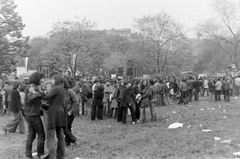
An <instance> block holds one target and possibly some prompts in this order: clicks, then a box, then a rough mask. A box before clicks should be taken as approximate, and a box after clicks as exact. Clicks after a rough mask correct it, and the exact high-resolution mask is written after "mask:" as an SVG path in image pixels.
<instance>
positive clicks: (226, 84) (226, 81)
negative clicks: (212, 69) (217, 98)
mask: <svg viewBox="0 0 240 159" xmlns="http://www.w3.org/2000/svg"><path fill="white" fill-rule="evenodd" d="M222 87H223V90H229V89H230V83H229V81H228V80H224V81H223V86H222Z"/></svg>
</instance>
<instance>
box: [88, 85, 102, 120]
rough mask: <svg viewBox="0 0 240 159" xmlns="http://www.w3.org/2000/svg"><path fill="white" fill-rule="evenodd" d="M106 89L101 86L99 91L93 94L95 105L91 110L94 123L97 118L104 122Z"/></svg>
mask: <svg viewBox="0 0 240 159" xmlns="http://www.w3.org/2000/svg"><path fill="white" fill-rule="evenodd" d="M103 91H104V87H103V85H99V86H98V87H97V90H94V92H93V94H94V96H93V104H92V108H91V109H92V110H91V120H92V121H94V120H95V119H96V116H97V118H98V120H103V97H104V93H103Z"/></svg>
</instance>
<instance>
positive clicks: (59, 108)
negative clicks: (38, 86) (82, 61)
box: [42, 74, 67, 159]
mask: <svg viewBox="0 0 240 159" xmlns="http://www.w3.org/2000/svg"><path fill="white" fill-rule="evenodd" d="M52 84H53V88H52V89H51V91H50V92H49V93H48V94H47V95H44V96H42V99H43V100H49V108H48V134H47V136H48V147H49V159H55V158H58V159H62V158H64V157H65V141H64V133H63V131H64V129H65V127H66V123H67V108H66V104H65V90H64V88H63V86H62V77H61V76H60V75H58V74H55V75H53V76H52ZM55 136H57V139H58V142H57V151H56V148H55Z"/></svg>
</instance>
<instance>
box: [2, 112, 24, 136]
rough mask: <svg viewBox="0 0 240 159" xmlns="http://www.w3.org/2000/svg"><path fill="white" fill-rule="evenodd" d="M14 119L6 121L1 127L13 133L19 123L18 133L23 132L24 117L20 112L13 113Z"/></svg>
mask: <svg viewBox="0 0 240 159" xmlns="http://www.w3.org/2000/svg"><path fill="white" fill-rule="evenodd" d="M13 117H14V119H13V120H12V121H11V122H10V123H8V124H7V125H6V126H5V127H4V128H3V129H4V130H7V131H8V132H10V133H15V132H16V130H17V127H18V125H19V133H25V126H24V119H23V115H22V112H21V111H19V112H18V113H14V114H13Z"/></svg>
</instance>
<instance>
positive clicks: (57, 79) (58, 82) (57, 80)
mask: <svg viewBox="0 0 240 159" xmlns="http://www.w3.org/2000/svg"><path fill="white" fill-rule="evenodd" d="M52 78H53V79H54V81H55V82H54V84H53V85H54V86H58V85H61V84H62V77H61V76H60V75H58V74H55V75H53V76H52Z"/></svg>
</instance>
